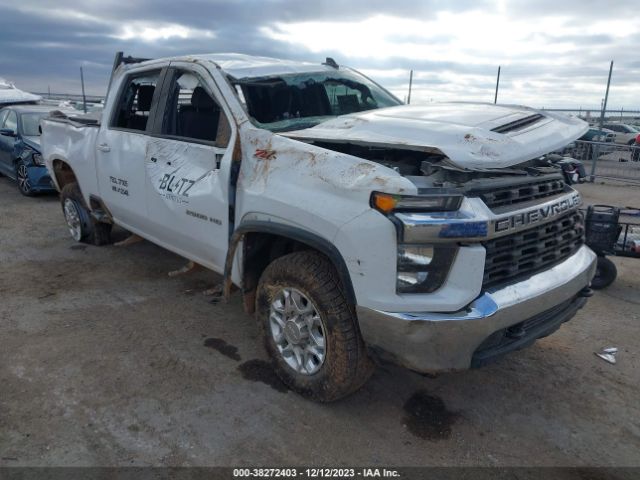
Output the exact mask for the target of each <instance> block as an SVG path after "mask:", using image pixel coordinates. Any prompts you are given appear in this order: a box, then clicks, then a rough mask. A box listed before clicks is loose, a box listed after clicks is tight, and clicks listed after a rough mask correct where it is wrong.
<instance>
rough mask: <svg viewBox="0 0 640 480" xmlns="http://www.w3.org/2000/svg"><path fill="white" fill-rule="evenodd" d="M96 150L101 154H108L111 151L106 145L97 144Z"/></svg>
mask: <svg viewBox="0 0 640 480" xmlns="http://www.w3.org/2000/svg"><path fill="white" fill-rule="evenodd" d="M96 149H98V150H100V151H101V152H110V151H111V147H110V146H109V145H107V144H106V143H101V144H99V145H98V146H97V147H96Z"/></svg>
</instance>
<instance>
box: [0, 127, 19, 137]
mask: <svg viewBox="0 0 640 480" xmlns="http://www.w3.org/2000/svg"><path fill="white" fill-rule="evenodd" d="M0 135H4V136H5V137H15V136H16V132H14V131H13V130H11V129H10V128H0Z"/></svg>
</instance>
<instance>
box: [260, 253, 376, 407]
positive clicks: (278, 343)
mask: <svg viewBox="0 0 640 480" xmlns="http://www.w3.org/2000/svg"><path fill="white" fill-rule="evenodd" d="M256 317H257V320H258V324H259V327H260V330H261V333H262V335H263V339H264V344H265V348H266V350H267V352H268V353H269V356H270V357H271V360H272V364H273V366H274V369H275V371H276V373H277V374H278V376H279V377H280V378H281V379H282V381H283V382H284V383H285V384H286V385H288V386H289V388H291V389H292V390H294V391H296V392H298V393H299V394H301V395H303V396H305V397H308V398H311V399H314V400H317V401H321V402H330V401H333V400H337V399H339V398H342V397H345V396H347V395H349V394H350V393H353V392H354V391H356V390H357V389H358V388H360V387H361V386H362V385H363V384H364V383H365V382H366V381H367V380H368V379H369V377H370V376H371V374H372V373H373V364H372V363H371V360H370V359H369V357H368V356H367V352H366V347H365V345H364V342H363V341H362V337H361V336H360V330H359V328H358V323H357V320H356V315H355V312H354V309H353V307H352V306H351V305H349V303H348V302H347V299H346V296H345V294H344V289H343V287H342V284H341V282H340V280H339V279H338V276H337V273H336V271H335V268H334V267H333V265H332V264H331V263H330V262H329V260H328V259H327V258H326V257H325V256H323V255H321V254H319V253H317V252H313V251H304V252H296V253H291V254H288V255H285V256H283V257H280V258H278V259H276V260H274V261H273V262H272V263H271V264H269V266H268V267H267V268H266V269H265V271H264V273H263V274H262V277H261V278H260V282H259V284H258V292H257V298H256Z"/></svg>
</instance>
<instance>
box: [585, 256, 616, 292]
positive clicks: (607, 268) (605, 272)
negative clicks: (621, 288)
mask: <svg viewBox="0 0 640 480" xmlns="http://www.w3.org/2000/svg"><path fill="white" fill-rule="evenodd" d="M617 276H618V269H617V268H616V264H615V263H613V262H612V261H611V260H609V259H608V258H607V257H598V264H597V266H596V275H595V276H594V277H593V280H591V288H593V289H595V290H601V289H603V288H606V287H608V286H609V285H611V284H612V283H613V282H614V280H615V279H616V277H617Z"/></svg>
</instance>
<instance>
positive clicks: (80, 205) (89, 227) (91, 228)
mask: <svg viewBox="0 0 640 480" xmlns="http://www.w3.org/2000/svg"><path fill="white" fill-rule="evenodd" d="M60 201H61V203H62V212H63V214H64V217H65V220H66V221H67V226H68V227H69V233H70V234H71V237H72V238H73V239H74V240H76V241H77V242H84V243H89V244H91V245H97V246H100V245H107V244H109V243H111V229H112V227H113V225H111V224H109V223H103V222H98V221H97V220H96V219H95V218H93V217H92V216H91V212H90V211H89V209H88V208H87V205H86V203H85V201H84V198H83V197H82V193H81V192H80V187H79V186H78V184H77V183H76V182H72V183H68V184H67V185H65V186H64V187H63V188H62V191H61V192H60Z"/></svg>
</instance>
